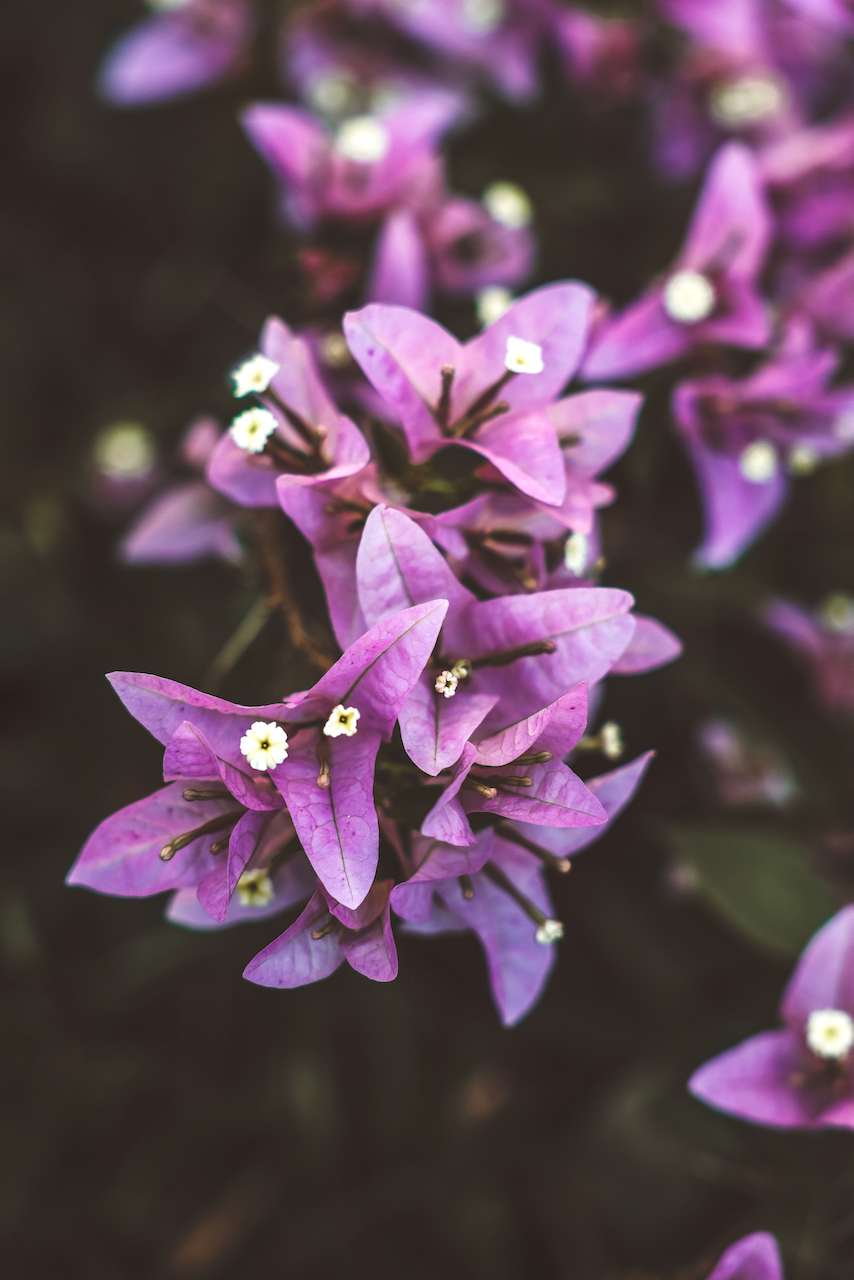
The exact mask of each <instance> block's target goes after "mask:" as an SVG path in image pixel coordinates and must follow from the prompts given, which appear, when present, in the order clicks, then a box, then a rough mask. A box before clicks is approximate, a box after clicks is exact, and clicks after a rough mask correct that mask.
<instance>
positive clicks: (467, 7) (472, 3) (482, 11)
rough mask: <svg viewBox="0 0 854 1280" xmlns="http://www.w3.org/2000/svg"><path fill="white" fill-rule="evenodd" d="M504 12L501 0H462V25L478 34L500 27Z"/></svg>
mask: <svg viewBox="0 0 854 1280" xmlns="http://www.w3.org/2000/svg"><path fill="white" fill-rule="evenodd" d="M505 12H506V11H505V8H504V3H503V0H463V3H462V8H461V16H462V20H463V25H464V26H466V27H468V29H469V31H472V32H474V33H475V35H479V36H485V35H489V33H490V32H491V31H494V30H495V28H496V27H500V26H501V23H502V22H503V21H504V14H505Z"/></svg>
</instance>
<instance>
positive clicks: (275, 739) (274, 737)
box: [240, 720, 288, 770]
mask: <svg viewBox="0 0 854 1280" xmlns="http://www.w3.org/2000/svg"><path fill="white" fill-rule="evenodd" d="M240 751H241V754H242V755H244V756H246V759H247V760H248V761H249V765H250V768H252V769H261V770H265V769H275V767H276V765H277V764H281V763H282V761H283V760H287V758H288V735H287V734H286V733H285V731H284V729H282V728H281V727H280V726H279V725H277V724H276V723H275V722H274V723H273V724H265V723H264V721H263V720H256V721H255V723H254V724H253V725H251V727H250V728H248V729H247V730H246V732H245V733H244V735H243V737H242V738H241V739H240Z"/></svg>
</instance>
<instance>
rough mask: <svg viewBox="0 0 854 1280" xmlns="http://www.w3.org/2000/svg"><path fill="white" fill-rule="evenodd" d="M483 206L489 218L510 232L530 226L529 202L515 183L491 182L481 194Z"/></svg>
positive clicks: (530, 210) (530, 207) (532, 213)
mask: <svg viewBox="0 0 854 1280" xmlns="http://www.w3.org/2000/svg"><path fill="white" fill-rule="evenodd" d="M483 205H484V208H485V209H486V212H487V213H488V214H489V216H490V218H494V220H495V221H496V222H500V223H501V225H502V227H507V228H509V230H510V231H519V230H521V228H522V227H528V226H530V224H531V219H532V218H533V216H534V210H533V206H532V205H531V201H530V200H529V198H528V196H527V194H526V193H525V192H524V191H523V190H522V188H521V187H517V185H516V183H515V182H493V183H492V185H491V186H489V187H487V188H486V190H485V191H484V193H483Z"/></svg>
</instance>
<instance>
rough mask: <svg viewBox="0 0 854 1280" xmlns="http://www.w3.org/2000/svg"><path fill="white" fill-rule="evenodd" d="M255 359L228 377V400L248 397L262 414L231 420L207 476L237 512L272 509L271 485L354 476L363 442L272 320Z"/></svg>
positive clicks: (306, 353)
mask: <svg viewBox="0 0 854 1280" xmlns="http://www.w3.org/2000/svg"><path fill="white" fill-rule="evenodd" d="M259 352H260V355H259V356H254V357H253V358H252V359H251V360H249V361H247V362H246V363H245V364H244V365H242V366H241V367H240V368H239V369H238V370H237V371H236V372H235V374H234V379H235V394H236V395H238V396H241V397H243V396H246V395H249V394H254V395H255V396H257V398H258V400H259V401H260V403H261V405H263V408H262V409H257V408H256V409H247V410H245V411H244V412H243V413H241V414H239V415H238V417H237V418H235V420H234V422H233V423H232V425H231V429H230V431H229V432H227V433H226V434H225V435H224V436H223V437H222V438H221V440H220V441H219V443H218V445H217V447H216V449H215V450H214V452H213V454H212V456H211V458H210V461H209V463H208V468H207V478H208V481H209V483H210V484H211V486H212V487H213V488H214V489H216V490H217V492H218V493H222V494H224V495H225V496H226V497H227V498H230V499H231V500H232V501H233V502H237V503H239V504H240V505H241V506H244V507H275V506H277V505H278V498H277V491H276V483H277V480H279V479H282V481H283V483H284V484H287V485H297V486H309V487H310V486H314V485H317V484H320V483H321V482H329V481H334V480H338V479H344V478H346V477H347V476H351V475H353V474H354V473H355V472H357V471H360V470H361V469H362V468H363V467H364V466H365V465H366V464H367V462H368V460H369V458H370V450H369V448H368V444H367V441H366V440H365V437H364V436H363V435H362V433H361V431H359V429H358V427H357V426H356V425H355V423H353V422H351V421H350V419H349V418H347V417H345V416H344V415H343V414H341V413H339V411H338V409H337V408H336V406H335V404H334V403H333V401H332V399H331V397H330V396H329V393H328V392H327V390H326V388H325V386H324V385H323V382H322V380H321V377H320V374H319V373H318V371H317V366H316V365H315V362H314V356H313V355H312V352H311V348H310V346H309V344H308V342H307V341H306V340H305V338H301V337H299V336H298V335H296V334H294V333H292V332H291V330H290V329H289V328H288V326H287V325H286V324H285V323H284V322H283V321H282V320H279V319H277V318H275V317H273V318H271V319H270V320H268V321H267V323H266V324H265V326H264V329H263V332H262V334H261V341H260V343H259Z"/></svg>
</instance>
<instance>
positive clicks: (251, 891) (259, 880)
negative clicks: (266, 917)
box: [237, 867, 276, 907]
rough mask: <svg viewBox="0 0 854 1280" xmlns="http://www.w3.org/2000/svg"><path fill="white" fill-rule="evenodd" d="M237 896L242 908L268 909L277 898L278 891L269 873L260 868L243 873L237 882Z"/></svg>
mask: <svg viewBox="0 0 854 1280" xmlns="http://www.w3.org/2000/svg"><path fill="white" fill-rule="evenodd" d="M237 896H238V898H239V899H240V905H241V906H242V907H266V906H269V904H270V903H271V902H272V901H273V899H274V898H275V896H276V890H275V889H274V887H273V881H272V880H271V879H270V877H269V875H268V873H267V871H266V870H265V869H264V868H263V867H259V868H258V869H257V870H255V871H244V872H243V875H242V876H241V877H240V879H239V880H238V882H237Z"/></svg>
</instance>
